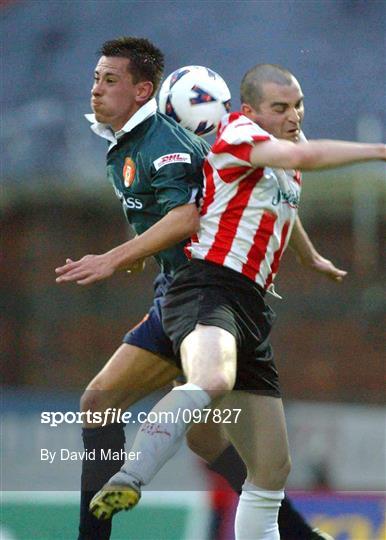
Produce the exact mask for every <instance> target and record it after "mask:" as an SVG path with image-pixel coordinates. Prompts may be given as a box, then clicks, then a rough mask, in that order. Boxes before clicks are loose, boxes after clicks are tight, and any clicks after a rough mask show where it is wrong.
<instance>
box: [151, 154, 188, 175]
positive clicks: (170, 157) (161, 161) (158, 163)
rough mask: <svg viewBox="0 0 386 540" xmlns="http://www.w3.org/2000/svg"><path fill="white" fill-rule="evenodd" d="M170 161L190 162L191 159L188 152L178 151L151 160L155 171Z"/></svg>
mask: <svg viewBox="0 0 386 540" xmlns="http://www.w3.org/2000/svg"><path fill="white" fill-rule="evenodd" d="M170 163H192V160H191V158H190V154H184V153H183V152H179V153H177V154H165V155H164V156H161V157H160V158H158V159H156V160H155V161H153V165H154V167H155V170H156V171H158V170H159V169H161V168H162V167H164V166H165V165H169V164H170Z"/></svg>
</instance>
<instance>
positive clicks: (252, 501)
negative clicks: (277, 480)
mask: <svg viewBox="0 0 386 540" xmlns="http://www.w3.org/2000/svg"><path fill="white" fill-rule="evenodd" d="M283 498H284V491H283V490H280V491H268V490H265V489H260V488H259V487H257V486H254V485H253V484H251V483H250V482H245V483H244V485H243V491H242V493H241V495H240V499H239V504H238V507H237V512H236V519H235V535H236V536H235V538H236V540H280V535H279V527H278V524H277V516H278V514H279V509H280V506H281V501H282V499H283Z"/></svg>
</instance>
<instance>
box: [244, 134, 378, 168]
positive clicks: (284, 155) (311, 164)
mask: <svg viewBox="0 0 386 540" xmlns="http://www.w3.org/2000/svg"><path fill="white" fill-rule="evenodd" d="M373 160H380V161H386V145H384V144H367V143H355V142H346V141H330V140H315V141H308V142H300V143H296V144H295V143H292V142H290V141H284V140H280V141H277V140H275V141H266V142H261V143H257V144H255V146H254V147H253V149H252V152H251V163H252V165H254V166H255V167H263V166H268V167H278V168H279V167H280V168H283V169H300V170H303V171H311V170H320V169H327V168H333V167H340V166H343V165H349V164H352V163H358V162H361V161H373Z"/></svg>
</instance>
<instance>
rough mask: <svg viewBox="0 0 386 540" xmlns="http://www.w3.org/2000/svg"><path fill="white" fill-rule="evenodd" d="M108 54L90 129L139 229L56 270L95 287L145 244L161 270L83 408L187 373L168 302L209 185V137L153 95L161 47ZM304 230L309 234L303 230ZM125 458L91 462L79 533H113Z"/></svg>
mask: <svg viewBox="0 0 386 540" xmlns="http://www.w3.org/2000/svg"><path fill="white" fill-rule="evenodd" d="M101 52H102V57H101V58H100V60H99V61H98V64H97V66H96V69H95V73H94V84H93V88H92V93H91V101H92V108H93V111H94V115H87V119H88V120H91V121H92V126H91V128H92V130H93V131H94V132H95V133H96V134H97V135H99V136H101V137H103V138H104V139H106V140H107V141H108V143H109V147H108V153H107V173H108V178H109V180H110V182H111V183H112V185H113V187H114V190H115V192H116V194H117V196H118V198H119V199H120V201H121V203H122V207H123V210H124V213H125V215H126V218H127V220H128V221H129V223H130V224H131V225H132V227H133V228H134V230H135V232H136V233H137V234H138V236H137V237H136V238H135V239H134V240H133V241H129V242H127V243H125V244H124V245H121V246H118V248H116V249H112V250H111V251H109V252H108V253H105V254H101V255H88V256H86V257H83V258H82V259H80V260H79V261H72V260H71V259H67V261H66V264H65V265H64V266H62V267H61V268H58V269H57V276H58V277H57V281H58V283H64V282H74V281H75V282H77V283H78V284H79V285H87V284H90V283H94V282H95V281H98V280H100V279H105V278H106V277H108V276H109V275H111V274H112V273H113V272H115V271H117V270H118V269H119V268H127V267H129V266H130V268H131V269H133V267H134V266H135V265H137V266H139V267H141V266H142V263H141V257H142V256H143V255H144V251H143V250H145V252H146V253H145V254H148V255H151V254H154V255H155V257H156V259H157V262H158V263H159V266H160V269H161V273H160V274H159V275H158V276H157V278H156V280H155V295H154V302H153V305H152V306H151V308H150V310H149V313H148V316H147V317H145V318H144V319H143V321H142V322H141V323H139V324H138V325H136V326H135V328H134V329H132V330H131V331H129V332H128V333H127V334H126V335H125V337H124V340H123V344H122V345H121V346H120V347H119V348H118V349H117V351H116V352H115V353H114V354H113V355H112V357H111V358H110V359H109V361H108V362H107V363H106V365H105V366H104V367H103V368H102V369H101V371H100V372H99V373H98V374H97V375H96V376H95V377H94V378H93V379H92V381H91V382H90V383H89V385H88V386H87V388H86V390H85V392H84V394H83V396H82V399H81V409H82V412H87V411H89V410H91V411H106V410H108V409H109V408H116V409H122V410H125V409H126V408H128V407H130V406H131V405H133V404H134V403H135V402H136V401H137V400H139V399H140V398H141V397H143V396H145V395H147V394H149V393H151V392H152V391H153V390H156V389H158V388H160V387H162V386H164V385H166V384H167V383H169V382H171V381H172V380H173V379H174V377H175V376H176V375H177V374H179V373H180V370H179V369H178V368H177V367H176V366H175V365H174V364H173V363H172V362H174V363H177V362H178V359H177V358H175V356H174V354H173V349H172V344H171V342H170V340H169V339H168V338H167V336H166V335H165V333H164V331H163V327H162V321H161V304H162V301H163V296H164V294H165V292H166V289H167V286H168V284H169V283H170V281H171V279H172V275H173V273H174V272H175V271H176V270H177V269H178V267H179V266H181V265H182V264H185V263H186V260H187V259H186V256H185V255H184V251H183V246H184V245H185V242H186V238H187V237H189V236H190V235H191V233H192V232H194V231H195V230H196V229H195V227H196V225H198V212H197V208H196V204H195V195H196V193H197V191H198V190H199V189H200V187H201V185H202V163H203V159H204V157H205V155H206V153H207V152H208V150H209V145H207V144H206V143H205V141H203V140H202V139H200V138H198V137H196V136H195V135H193V134H190V133H189V132H187V131H185V130H183V129H182V128H181V127H180V126H178V125H177V124H176V123H175V122H174V120H171V119H170V118H168V117H166V116H164V115H161V114H159V113H158V112H157V107H156V103H155V100H154V98H153V96H154V93H155V91H156V88H157V85H158V84H159V81H160V78H161V75H162V67H163V55H162V53H161V51H159V50H158V49H157V48H155V47H154V46H153V44H151V43H150V42H149V41H148V40H144V39H140V38H132V37H127V38H121V39H117V40H112V41H108V42H106V43H105V44H104V45H103V47H102V51H101ZM299 225H300V224H299ZM145 233H146V234H145ZM299 234H300V236H301V237H303V238H305V239H306V240H307V237H306V236H305V234H304V232H302V230H301V229H299ZM180 240H182V241H181V242H180ZM307 242H308V241H307ZM307 242H306V243H307ZM166 247H167V248H168V249H163V248H166ZM305 247H306V249H304V246H303V247H302V248H301V250H300V251H299V250H298V253H299V254H303V255H304V253H308V255H309V260H308V262H307V266H310V267H313V268H315V269H316V270H317V271H319V272H321V273H323V274H324V275H326V276H327V277H330V278H331V279H333V280H340V279H342V276H343V275H344V274H345V273H344V272H342V271H341V270H339V269H337V268H336V267H335V266H334V265H333V264H332V263H331V262H330V261H327V260H325V259H323V258H322V257H321V256H320V255H319V254H318V253H317V252H315V250H314V249H313V246H312V244H310V243H308V244H307V245H306V246H305ZM160 250H162V251H161V252H160V253H159V251H160ZM165 358H169V359H170V360H172V362H168V361H166V360H165ZM82 435H83V442H84V447H85V450H86V451H87V452H92V451H94V452H95V451H97V452H96V455H98V456H100V455H101V453H103V454H105V455H111V454H112V453H114V454H115V455H119V456H122V455H123V449H124V441H125V436H124V425H123V424H122V423H119V422H113V421H112V420H111V419H110V423H108V424H107V425H103V426H102V425H98V424H90V423H87V422H85V424H84V428H83V433H82ZM219 440H220V439H219ZM213 445H215V443H214V441H213ZM122 464H123V461H120V460H116V459H95V461H94V460H87V459H84V460H83V462H82V481H81V511H80V524H79V540H83V539H85V538H87V539H88V540H107V539H108V538H110V532H111V520H109V519H106V520H103V521H102V520H99V519H96V518H95V517H94V516H93V515H92V514H91V513H90V512H89V503H90V500H91V499H92V497H93V495H94V494H95V493H96V492H97V491H98V490H99V489H100V488H101V487H102V486H103V485H104V483H105V482H106V481H107V480H108V479H109V478H110V476H111V475H113V474H114V473H115V472H117V471H118V470H119V469H120V467H121V465H122ZM241 465H242V464H241ZM285 507H286V504H285ZM284 509H285V508H283V510H284ZM287 522H288V520H287ZM290 538H291V537H290ZM291 540H292V539H291Z"/></svg>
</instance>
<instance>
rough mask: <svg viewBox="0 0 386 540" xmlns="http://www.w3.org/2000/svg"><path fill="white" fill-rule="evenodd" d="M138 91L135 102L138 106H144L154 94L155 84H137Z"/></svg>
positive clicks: (148, 82)
mask: <svg viewBox="0 0 386 540" xmlns="http://www.w3.org/2000/svg"><path fill="white" fill-rule="evenodd" d="M136 90H137V93H136V96H135V100H136V102H137V103H138V104H140V105H143V104H144V103H145V102H146V101H149V99H150V97H151V95H152V93H153V83H152V82H151V81H141V82H139V83H138V84H136Z"/></svg>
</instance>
